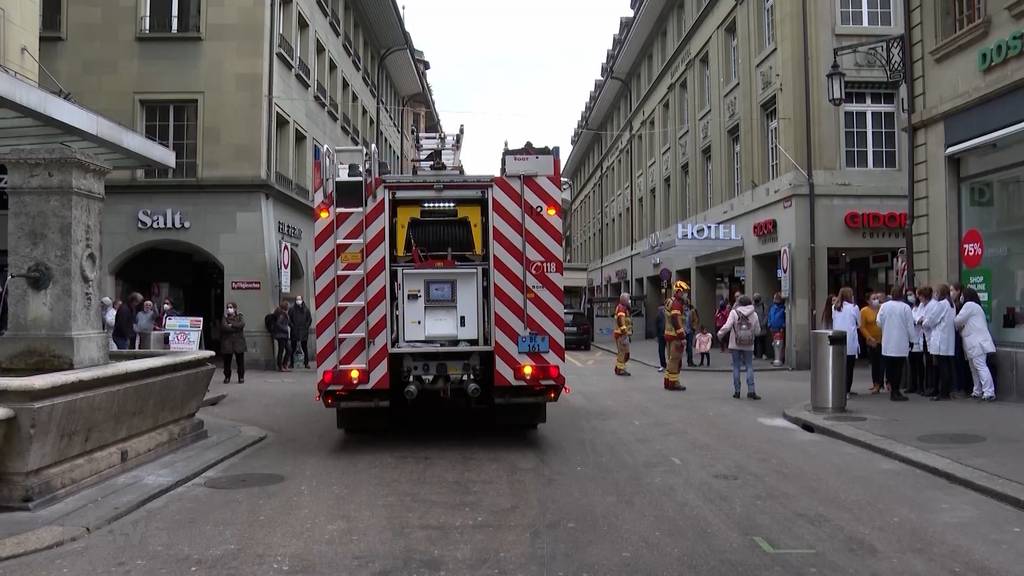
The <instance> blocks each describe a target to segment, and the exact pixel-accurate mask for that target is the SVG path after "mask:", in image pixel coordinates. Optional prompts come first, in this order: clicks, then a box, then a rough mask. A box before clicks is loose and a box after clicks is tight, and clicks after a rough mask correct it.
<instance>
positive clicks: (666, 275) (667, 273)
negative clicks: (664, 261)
mask: <svg viewBox="0 0 1024 576" xmlns="http://www.w3.org/2000/svg"><path fill="white" fill-rule="evenodd" d="M658 276H659V277H660V278H661V281H662V282H668V281H669V280H671V279H672V271H671V270H669V269H668V268H662V269H661V272H659V273H658Z"/></svg>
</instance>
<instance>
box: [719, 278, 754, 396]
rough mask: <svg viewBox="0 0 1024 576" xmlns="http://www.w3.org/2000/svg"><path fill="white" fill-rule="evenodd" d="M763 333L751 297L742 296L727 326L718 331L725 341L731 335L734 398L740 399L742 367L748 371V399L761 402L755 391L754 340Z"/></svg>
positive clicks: (720, 337)
mask: <svg viewBox="0 0 1024 576" xmlns="http://www.w3.org/2000/svg"><path fill="white" fill-rule="evenodd" d="M760 333H761V322H760V320H759V319H758V317H757V312H755V311H754V303H753V301H752V300H751V299H750V297H749V296H746V295H741V296H740V297H739V298H737V300H736V307H735V308H733V309H732V310H731V311H730V312H729V316H728V318H727V319H726V321H725V324H724V325H723V326H722V327H721V328H720V329H719V330H718V339H719V340H722V341H724V340H725V337H726V335H729V350H731V351H732V387H733V395H732V397H733V398H739V397H740V367H741V366H743V367H745V368H746V370H747V398H750V399H751V400H760V399H761V397H760V396H758V395H757V392H755V391H754V340H755V339H756V338H757V336H758V335H759V334H760Z"/></svg>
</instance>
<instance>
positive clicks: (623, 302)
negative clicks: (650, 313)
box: [612, 292, 633, 376]
mask: <svg viewBox="0 0 1024 576" xmlns="http://www.w3.org/2000/svg"><path fill="white" fill-rule="evenodd" d="M632 335H633V317H632V316H631V312H630V309H629V292H623V293H622V294H621V295H619V304H618V305H617V306H616V307H615V329H614V330H612V336H613V337H614V338H615V352H616V354H615V375H616V376H631V374H630V373H629V372H627V371H626V363H627V362H629V338H630V336H632Z"/></svg>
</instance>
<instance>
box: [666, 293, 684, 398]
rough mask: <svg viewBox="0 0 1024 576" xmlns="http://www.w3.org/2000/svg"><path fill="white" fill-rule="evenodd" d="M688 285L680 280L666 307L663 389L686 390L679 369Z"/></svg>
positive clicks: (681, 360) (681, 356)
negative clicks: (665, 356) (684, 303)
mask: <svg viewBox="0 0 1024 576" xmlns="http://www.w3.org/2000/svg"><path fill="white" fill-rule="evenodd" d="M689 289H690V286H689V285H688V284H687V283H686V282H683V281H682V280H680V281H678V282H676V283H675V285H674V286H673V290H672V304H671V306H670V307H668V308H667V310H666V313H667V314H668V318H667V319H666V322H665V341H666V342H668V367H667V368H666V369H665V390H686V386H683V385H682V384H680V383H679V369H680V367H681V366H682V364H683V347H684V346H685V345H686V326H685V325H684V323H683V294H684V292H687V291H689Z"/></svg>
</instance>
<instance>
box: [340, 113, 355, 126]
mask: <svg viewBox="0 0 1024 576" xmlns="http://www.w3.org/2000/svg"><path fill="white" fill-rule="evenodd" d="M341 125H342V126H343V127H344V128H345V129H346V130H351V129H352V119H351V118H349V117H348V112H342V113H341Z"/></svg>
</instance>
